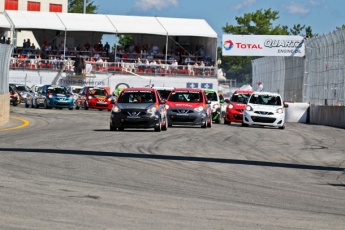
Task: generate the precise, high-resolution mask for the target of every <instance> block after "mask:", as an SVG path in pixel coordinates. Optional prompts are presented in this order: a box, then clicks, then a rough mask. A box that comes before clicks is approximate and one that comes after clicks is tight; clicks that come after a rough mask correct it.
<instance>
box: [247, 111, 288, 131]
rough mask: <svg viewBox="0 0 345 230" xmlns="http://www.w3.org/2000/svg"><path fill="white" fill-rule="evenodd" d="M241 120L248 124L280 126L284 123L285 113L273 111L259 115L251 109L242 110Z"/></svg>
mask: <svg viewBox="0 0 345 230" xmlns="http://www.w3.org/2000/svg"><path fill="white" fill-rule="evenodd" d="M242 122H243V123H244V124H248V125H263V126H273V127H282V126H284V124H285V113H281V114H278V113H274V114H273V115H260V114H257V113H254V112H253V111H247V110H244V111H243V120H242Z"/></svg>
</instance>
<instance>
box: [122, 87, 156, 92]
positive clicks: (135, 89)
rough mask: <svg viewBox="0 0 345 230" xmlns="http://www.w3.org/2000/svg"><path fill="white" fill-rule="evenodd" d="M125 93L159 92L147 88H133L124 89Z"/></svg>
mask: <svg viewBox="0 0 345 230" xmlns="http://www.w3.org/2000/svg"><path fill="white" fill-rule="evenodd" d="M123 91H124V92H127V91H152V92H153V91H157V90H156V89H154V88H145V87H137V88H135V87H133V88H124V89H123Z"/></svg>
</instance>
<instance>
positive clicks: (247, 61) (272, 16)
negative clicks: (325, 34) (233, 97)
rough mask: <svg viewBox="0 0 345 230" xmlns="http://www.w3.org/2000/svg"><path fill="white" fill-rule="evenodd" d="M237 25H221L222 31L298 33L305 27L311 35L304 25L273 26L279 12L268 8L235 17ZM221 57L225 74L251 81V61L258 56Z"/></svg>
mask: <svg viewBox="0 0 345 230" xmlns="http://www.w3.org/2000/svg"><path fill="white" fill-rule="evenodd" d="M235 19H236V21H237V25H229V24H228V23H226V26H224V27H222V30H223V32H225V33H228V34H239V35H298V34H301V31H302V30H303V29H305V31H306V32H305V35H306V36H308V37H313V36H314V35H313V33H312V30H311V27H310V26H309V27H305V26H304V25H303V26H302V25H300V24H298V25H294V27H293V28H292V29H290V30H289V27H288V26H286V25H280V24H278V25H277V26H274V25H273V23H274V21H276V20H278V19H279V12H278V11H272V10H271V9H270V8H269V9H265V10H262V9H261V10H257V11H255V12H254V13H245V14H244V15H243V17H235ZM218 57H221V59H222V68H223V71H224V72H225V73H226V76H227V77H228V78H231V79H236V80H237V81H238V82H243V83H251V81H252V65H251V61H252V60H253V59H255V58H258V57H242V56H234V57H232V56H224V57H222V55H221V52H220V56H218Z"/></svg>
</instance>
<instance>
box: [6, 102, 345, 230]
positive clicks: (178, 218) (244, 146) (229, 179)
mask: <svg viewBox="0 0 345 230" xmlns="http://www.w3.org/2000/svg"><path fill="white" fill-rule="evenodd" d="M11 117H12V118H11V121H10V123H9V124H8V125H6V126H4V127H0V229H6V230H11V229H63V230H65V229H100V230H103V229H116V230H117V229H150V230H151V229H152V230H162V229H164V230H165V229H179V230H180V229H186V230H187V229H188V230H190V229H197V230H202V229H207V230H209V229H212V230H213V229H217V230H218V229H219V230H224V229H255V230H256V229H265V230H266V229H272V230H277V229H303V230H306V229H322V230H324V229H339V230H340V229H341V230H343V229H344V228H345V173H344V169H345V142H344V140H345V130H344V129H339V128H333V127H327V126H318V125H309V124H299V123H288V124H287V125H286V129H285V130H279V129H275V128H262V127H248V128H247V127H242V126H241V125H239V124H233V125H224V124H218V125H217V124H213V126H212V128H211V129H209V128H208V129H202V128H200V127H172V128H169V129H168V131H166V132H163V131H162V132H160V133H157V132H154V131H153V129H150V130H135V129H131V130H125V131H123V132H110V131H109V112H108V111H98V110H87V111H86V110H79V111H77V110H73V111H69V110H65V109H64V110H56V109H48V110H45V109H29V108H28V109H26V108H24V106H23V105H22V104H21V105H19V106H17V107H12V106H11Z"/></svg>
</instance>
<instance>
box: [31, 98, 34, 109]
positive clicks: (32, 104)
mask: <svg viewBox="0 0 345 230" xmlns="http://www.w3.org/2000/svg"><path fill="white" fill-rule="evenodd" d="M31 108H35V106H34V99H31Z"/></svg>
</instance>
